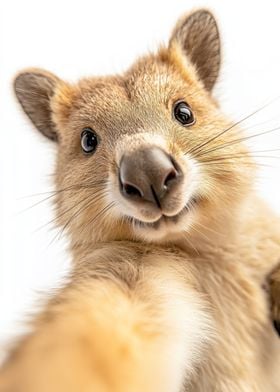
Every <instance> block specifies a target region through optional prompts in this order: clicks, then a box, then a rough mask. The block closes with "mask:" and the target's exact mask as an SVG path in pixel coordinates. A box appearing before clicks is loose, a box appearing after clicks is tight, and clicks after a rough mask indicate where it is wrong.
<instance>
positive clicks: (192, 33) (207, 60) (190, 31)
mask: <svg viewBox="0 0 280 392" xmlns="http://www.w3.org/2000/svg"><path fill="white" fill-rule="evenodd" d="M173 44H177V45H179V47H180V48H181V50H182V53H183V55H185V56H187V57H188V59H189V60H190V61H191V63H192V64H193V65H194V66H195V67H196V70H197V73H198V76H199V77H200V79H201V80H202V82H203V83H204V86H205V88H206V89H207V90H208V91H211V90H212V88H213V86H214V84H215V82H216V80H217V77H218V75H219V70H220V63H221V53H220V51H221V50H220V37H219V30H218V26H217V23H216V20H215V18H214V16H213V15H212V14H211V13H210V12H209V11H207V10H204V9H202V10H198V11H195V12H193V13H191V14H189V15H187V16H185V17H183V18H181V19H180V20H179V21H178V23H177V25H176V26H175V29H174V31H173V34H172V36H171V39H170V42H169V46H172V45H173Z"/></svg>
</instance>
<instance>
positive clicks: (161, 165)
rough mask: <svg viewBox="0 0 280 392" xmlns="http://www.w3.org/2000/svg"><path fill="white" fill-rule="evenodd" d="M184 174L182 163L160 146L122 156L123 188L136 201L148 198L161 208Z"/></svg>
mask: <svg viewBox="0 0 280 392" xmlns="http://www.w3.org/2000/svg"><path fill="white" fill-rule="evenodd" d="M181 178H182V172H181V170H180V168H179V166H178V165H177V164H176V162H175V161H174V159H172V158H171V157H170V156H169V155H168V154H167V153H165V152H164V151H163V150H162V149H160V148H159V147H150V148H146V149H139V150H137V151H134V152H133V153H127V154H124V155H123V157H122V159H121V163H120V171H119V181H120V189H121V192H122V194H123V196H124V197H126V198H128V199H130V200H134V201H135V202H136V201H149V202H152V203H153V204H155V205H156V206H157V207H159V208H161V203H162V201H163V199H164V197H165V196H166V195H167V194H168V193H170V192H171V191H172V189H173V188H174V187H175V184H177V183H178V182H179V181H181Z"/></svg>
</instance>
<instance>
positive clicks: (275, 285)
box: [269, 266, 280, 336]
mask: <svg viewBox="0 0 280 392" xmlns="http://www.w3.org/2000/svg"><path fill="white" fill-rule="evenodd" d="M269 284H270V298H271V311H272V319H273V324H274V327H275V329H276V331H277V332H278V334H279V336H280V266H279V267H278V268H277V269H276V270H275V271H274V272H273V273H272V274H271V276H270V278H269Z"/></svg>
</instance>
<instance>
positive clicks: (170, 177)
mask: <svg viewBox="0 0 280 392" xmlns="http://www.w3.org/2000/svg"><path fill="white" fill-rule="evenodd" d="M177 176H178V173H177V171H176V170H175V169H172V170H170V172H169V173H168V174H167V176H166V177H165V180H164V186H166V187H167V186H168V185H169V184H170V182H171V181H172V180H175V179H176V178H177Z"/></svg>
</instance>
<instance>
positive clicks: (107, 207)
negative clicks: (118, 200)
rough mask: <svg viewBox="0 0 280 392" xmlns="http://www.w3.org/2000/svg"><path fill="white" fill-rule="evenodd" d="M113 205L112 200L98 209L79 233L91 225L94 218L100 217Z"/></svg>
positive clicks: (94, 220)
mask: <svg viewBox="0 0 280 392" xmlns="http://www.w3.org/2000/svg"><path fill="white" fill-rule="evenodd" d="M114 205H115V202H114V201H112V202H110V203H109V204H107V205H106V206H105V207H104V208H103V209H102V210H101V211H99V212H98V213H97V214H96V215H95V216H94V218H93V219H91V220H90V221H89V222H88V223H87V224H86V225H85V226H84V227H83V228H82V231H81V233H83V232H84V230H85V229H86V228H87V227H88V226H92V225H93V224H94V223H95V222H96V220H97V219H98V218H100V217H103V216H104V215H105V214H106V213H107V212H108V211H109V210H110V209H111V208H112V207H113V206H114Z"/></svg>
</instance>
